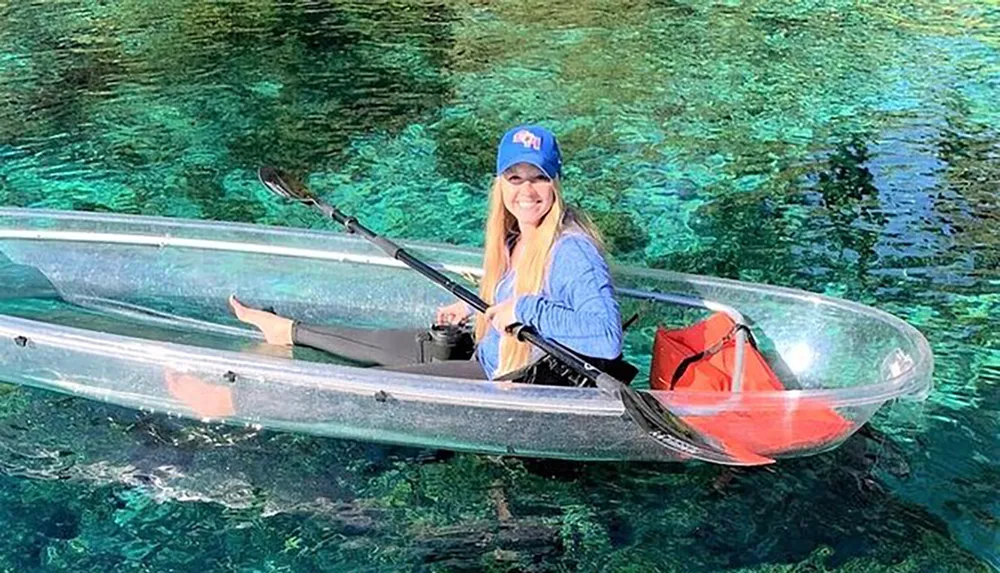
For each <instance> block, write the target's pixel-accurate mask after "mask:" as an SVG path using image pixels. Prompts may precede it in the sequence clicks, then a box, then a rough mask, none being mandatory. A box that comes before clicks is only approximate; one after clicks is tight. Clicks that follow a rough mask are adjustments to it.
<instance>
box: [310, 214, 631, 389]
mask: <svg viewBox="0 0 1000 573" xmlns="http://www.w3.org/2000/svg"><path fill="white" fill-rule="evenodd" d="M311 203H312V205H313V206H315V207H316V208H317V209H319V210H320V211H322V212H323V213H324V214H325V215H326V216H328V217H330V218H331V219H333V220H334V221H337V222H338V223H340V224H342V225H343V226H344V227H345V228H346V229H347V230H348V231H349V232H351V233H356V234H358V235H361V236H362V237H364V238H365V239H367V240H368V241H370V242H372V243H373V244H375V245H376V246H378V247H379V248H380V249H382V250H383V251H385V253H386V254H388V255H389V256H390V257H392V258H394V259H396V260H397V261H400V262H401V263H403V264H405V265H407V266H408V267H410V268H412V269H413V270H415V271H417V272H418V273H420V274H422V275H423V276H425V277H427V278H428V279H430V280H432V281H434V282H435V283H437V284H438V285H440V286H441V287H443V288H445V289H446V290H447V291H448V292H450V293H451V294H453V295H455V296H456V297H458V298H459V299H461V300H462V301H463V302H465V303H466V304H469V305H471V306H472V307H473V308H475V309H476V310H478V311H479V312H486V309H487V308H489V305H487V304H486V302H485V301H484V300H483V299H481V298H479V296H477V295H476V294H475V293H473V292H472V291H470V290H469V289H467V288H465V287H464V286H462V285H460V284H458V283H456V282H455V281H453V280H451V279H449V278H448V277H446V276H445V275H444V274H442V273H441V272H439V271H438V270H436V269H434V268H433V267H431V266H429V265H428V264H426V263H424V262H423V261H421V260H420V259H417V258H416V257H414V256H412V255H410V253H408V252H406V250H405V249H403V248H402V247H400V246H399V245H397V244H396V243H393V242H392V241H390V240H389V239H386V238H385V237H382V236H380V235H378V234H376V233H375V232H374V231H372V230H371V229H369V228H367V227H365V226H364V225H362V224H361V223H360V222H358V220H357V219H356V218H354V217H349V216H347V215H345V214H343V213H341V212H340V211H339V210H338V209H337V208H336V207H334V206H332V205H328V204H325V203H321V202H319V201H315V200H312V201H311ZM513 333H514V335H515V336H516V337H517V338H518V340H524V341H527V342H529V343H530V344H533V345H535V346H537V347H538V348H540V349H541V350H542V351H544V352H547V353H549V354H551V355H552V356H553V357H555V358H556V359H557V360H559V361H561V362H563V363H564V364H566V366H568V367H570V368H572V369H573V370H574V371H575V372H577V373H578V374H580V375H582V376H584V377H586V378H587V379H588V380H590V381H591V382H593V383H594V384H595V385H597V387H598V388H601V389H603V390H607V391H614V390H619V389H621V388H622V387H624V386H625V385H624V384H623V383H622V382H621V381H620V380H618V379H616V378H615V377H613V376H611V375H610V374H608V373H607V372H604V371H602V370H601V369H599V368H597V367H596V366H594V365H593V364H590V363H589V362H587V361H586V360H583V359H581V358H580V357H579V356H578V355H577V354H575V353H574V352H573V351H572V350H570V349H568V348H566V347H565V346H563V345H562V344H559V343H558V342H555V341H553V340H548V339H545V338H542V337H541V336H540V335H539V334H538V332H536V331H535V329H534V328H532V327H530V326H527V325H524V324H518V325H516V326H515V327H514V329H513Z"/></svg>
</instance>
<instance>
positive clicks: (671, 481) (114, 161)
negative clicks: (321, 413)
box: [0, 0, 1000, 571]
mask: <svg viewBox="0 0 1000 573" xmlns="http://www.w3.org/2000/svg"><path fill="white" fill-rule="evenodd" d="M0 18H2V20H0V21H2V22H3V25H2V26H0V204H3V205H17V206H32V207H53V208H67V209H81V210H108V211H116V212H123V213H142V214H157V215H168V216H184V217H198V218H203V219H217V220H237V221H249V222H259V223H268V224H282V225H290V226H301V227H324V226H327V223H325V222H324V221H321V220H320V219H319V218H318V217H317V216H315V215H314V214H312V213H311V212H309V211H308V210H304V209H298V208H294V207H289V206H286V205H282V204H281V203H279V202H277V201H275V200H273V198H271V197H269V196H268V195H267V192H266V191H265V190H263V189H262V188H261V187H260V185H258V184H257V183H256V181H255V179H254V170H255V169H256V167H257V166H259V165H261V164H263V163H271V164H275V165H279V166H281V167H283V168H285V169H288V170H292V171H295V172H297V173H299V174H301V175H302V176H304V177H307V178H308V180H309V183H310V184H311V185H312V186H313V187H314V188H315V189H317V190H321V191H322V192H324V193H327V194H329V196H330V197H336V198H337V200H338V202H339V204H340V205H341V206H342V208H343V209H344V210H345V211H348V212H352V213H355V214H357V215H359V216H360V217H361V218H362V219H363V221H364V222H365V223H366V224H367V225H368V226H370V227H372V228H373V229H375V230H377V231H379V232H383V233H385V234H387V235H390V236H393V237H397V238H421V239H432V240H438V241H445V242H454V243H461V244H470V245H476V244H478V243H479V235H480V233H481V230H480V229H481V226H482V214H483V209H484V202H485V188H486V185H487V183H488V180H489V173H490V167H491V163H492V157H493V146H494V143H495V140H496V138H497V136H498V135H499V133H501V132H502V130H503V129H505V128H506V127H508V126H509V125H511V124H513V123H516V122H520V121H543V122H545V123H546V124H547V125H549V126H550V127H551V128H553V129H554V130H555V131H556V132H557V133H558V134H559V135H560V137H561V142H562V146H563V150H564V153H565V159H566V164H567V168H566V170H567V180H566V188H567V192H568V195H569V198H570V200H571V201H572V202H574V203H576V204H578V205H581V206H583V207H585V208H586V209H588V211H589V212H591V213H592V214H593V215H594V216H595V218H596V219H597V221H598V223H599V224H600V226H601V228H602V230H603V231H604V232H605V234H606V235H607V237H608V239H609V243H610V245H611V248H612V251H613V255H614V257H615V259H616V260H617V261H618V262H620V263H628V264H638V265H648V266H653V267H660V268H671V269H675V270H682V271H688V272H698V273H705V274H713V275H719V276H726V277H732V278H740V279H745V280H754V281H760V282H766V283H770V284H779V285H788V286H794V287H800V288H806V289H809V290H813V291H817V292H823V293H827V294H833V295H837V296H842V297H845V298H848V299H851V300H855V301H859V302H863V303H866V304H871V305H873V306H875V307H878V308H881V309H883V310H887V311H889V312H892V313H894V314H896V315H897V316H900V317H902V318H904V319H906V320H907V321H909V322H910V323H912V324H913V325H914V326H916V327H917V328H919V329H920V330H921V331H922V332H923V333H924V334H925V335H926V336H927V338H928V339H929V340H930V342H931V344H932V346H933V349H934V352H935V359H936V366H937V368H936V375H935V385H936V387H935V391H934V393H933V394H932V395H931V396H930V398H929V399H928V401H927V402H926V403H925V404H924V405H923V406H922V407H910V406H904V405H897V406H895V407H893V408H889V409H886V410H883V411H882V412H880V414H879V415H878V416H877V417H876V419H875V422H874V424H873V426H872V430H871V431H870V432H867V433H866V435H862V436H857V437H855V438H853V439H852V440H850V441H849V442H848V443H847V444H845V445H844V446H843V447H842V448H840V449H838V450H837V451H835V452H832V453H829V454H825V455H823V456H819V457H816V458H812V459H803V460H795V461H790V462H782V463H781V464H779V465H778V466H777V467H776V468H772V469H769V470H759V471H742V470H741V471H732V470H727V469H724V468H716V467H707V466H700V465H692V466H681V465H645V464H589V465H585V466H575V465H571V464H557V463H551V462H536V461H525V460H517V459H497V458H492V457H484V456H473V455H449V454H447V453H442V452H424V451H414V450H408V449H398V448H387V447H382V446H375V445H370V444H361V443H351V442H339V441H333V440H320V439H315V438H308V437H302V436H294V435H287V434H277V433H269V432H255V431H252V430H235V429H233V428H225V427H219V426H207V425H202V424H196V423H189V422H182V421H178V420H175V419H166V418H164V417H161V416H157V415H149V414H145V413H141V412H133V411H127V410H123V409H117V408H112V407H107V406H101V405H98V404H94V403H90V402H86V401H83V400H76V399H70V398H66V397H62V396H56V395H52V394H47V393H43V392H37V391H29V390H24V389H21V388H16V387H11V386H0V474H2V476H0V519H2V520H3V523H4V524H5V525H6V526H7V531H6V535H5V536H3V538H2V539H0V570H4V571H34V570H38V571H112V570H113V571H166V570H172V571H206V570H209V571H337V570H372V571H383V570H481V569H484V568H485V569H489V570H534V571H548V570H556V571H566V570H582V571H592V570H631V571H654V570H663V571H673V570H679V571H681V570H682V571H714V570H719V569H730V570H746V571H803V570H820V571H821V570H838V571H872V570H885V571H930V570H951V571H976V570H990V569H997V568H1000V551H998V547H1000V531H998V520H1000V502H998V501H997V500H998V499H1000V462H998V461H997V455H996V452H997V451H998V448H1000V430H998V428H1000V335H997V334H996V332H995V331H994V329H993V328H991V327H992V326H993V325H994V324H995V323H996V317H997V316H998V315H1000V270H998V269H1000V231H998V228H1000V226H998V223H1000V199H998V193H997V184H998V181H1000V161H998V158H1000V145H998V142H1000V137H998V130H1000V112H998V111H997V107H996V105H995V104H994V102H995V101H997V100H998V96H1000V33H998V30H1000V10H998V8H996V7H992V6H989V5H985V4H980V3H974V2H952V3H948V4H947V5H944V4H939V3H932V2H895V1H892V2H883V3H881V4H880V5H879V6H878V7H874V6H872V5H870V4H868V3H861V2H849V1H835V0H826V1H821V0H816V1H811V2H740V1H738V0H737V1H726V2H713V3H709V2H704V3H703V2H698V3H695V2H669V1H652V0H650V1H648V2H610V1H585V2H577V3H560V4H552V3H543V2H530V1H526V0H521V1H510V2H491V3H485V2H475V1H464V2H463V1H454V2H452V1H444V0H437V1H429V0H428V1H421V2H391V3H390V2H356V3H350V2H335V1H328V2H320V1H306V0H287V1H280V2H279V1H275V0H268V1H265V0H246V1H241V2H226V3H211V4H208V3H202V2H196V1H194V0H190V1H181V0H161V1H159V2H155V3H154V2H140V1H134V0H129V1H126V0H122V1H119V2H97V1H87V0H67V1H64V2H59V3H48V2H34V1H29V2H8V1H3V0H0ZM0 379H2V373H0Z"/></svg>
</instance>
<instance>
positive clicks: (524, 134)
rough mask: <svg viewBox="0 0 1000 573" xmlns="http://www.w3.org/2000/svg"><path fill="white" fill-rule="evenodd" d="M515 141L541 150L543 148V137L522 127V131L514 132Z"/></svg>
mask: <svg viewBox="0 0 1000 573" xmlns="http://www.w3.org/2000/svg"><path fill="white" fill-rule="evenodd" d="M513 141H514V143H520V144H521V145H523V146H525V147H527V148H529V149H534V150H535V151H539V150H541V149H542V138H541V137H538V136H537V135H535V134H534V133H531V132H530V131H528V130H527V129H522V130H521V131H519V132H517V133H515V134H514V138H513Z"/></svg>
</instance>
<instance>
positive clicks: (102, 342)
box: [0, 209, 933, 461]
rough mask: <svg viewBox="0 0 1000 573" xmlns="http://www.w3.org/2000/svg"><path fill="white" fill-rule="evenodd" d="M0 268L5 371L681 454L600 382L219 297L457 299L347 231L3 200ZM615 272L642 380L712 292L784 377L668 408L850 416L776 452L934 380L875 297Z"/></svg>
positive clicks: (492, 435) (436, 255)
mask: <svg viewBox="0 0 1000 573" xmlns="http://www.w3.org/2000/svg"><path fill="white" fill-rule="evenodd" d="M402 246H404V247H405V248H407V249H408V250H410V251H411V252H412V253H414V254H416V255H417V256H418V257H420V258H421V259H422V260H424V261H427V262H429V263H432V264H434V265H436V266H437V267H438V268H439V269H441V270H443V271H445V272H447V273H449V274H450V275H451V276H453V278H456V279H457V280H461V279H462V277H466V278H467V277H473V276H475V275H476V274H477V273H478V272H479V271H478V268H479V264H480V254H479V252H478V251H476V250H471V249H463V248H458V247H451V246H443V245H433V244H426V243H416V242H411V243H404V244H403V245H402ZM0 278H2V280H3V284H4V285H5V288H4V289H3V292H0V368H2V370H0V372H2V373H0V380H2V381H4V382H10V383H19V384H25V385H31V386H36V387H41V388H46V389H50V390H54V391H58V392H64V393H67V394H72V395H77V396H83V397H86V398H90V399H95V400H101V401H106V402H110V403H114V404H119V405H123V406H128V407H133V408H139V409H146V410H152V411H160V412H167V413H171V414H175V415H180V416H187V417H194V418H199V417H204V416H203V415H199V413H198V412H195V411H192V410H191V409H190V408H189V407H188V406H187V405H186V403H185V402H184V401H183V400H179V399H178V397H177V392H176V388H175V387H174V386H172V385H173V384H175V383H176V381H177V380H178V379H179V378H183V379H184V380H188V381H191V380H194V381H196V383H197V384H198V385H199V386H198V388H204V389H206V391H211V392H215V391H219V392H222V393H224V394H225V395H226V396H227V397H228V398H227V399H229V400H230V401H231V404H230V406H231V408H228V409H227V410H226V411H225V413H223V414H219V416H218V417H219V418H222V419H224V420H226V421H227V422H230V423H237V424H253V425H259V426H262V427H266V428H271V429H278V430H286V431H292V432H302V433H308V434H315V435H322V436H330V437H337V438H347V439H357V440H366V441H378V442H387V443H398V444H407V445H415V446H426V447H433V448H444V449H453V450H462V451H475V452H483V453H496V454H513V455H524V456H538V457H556V458H564V459H580V460H616V459H618V460H621V459H628V460H661V461H668V460H678V459H681V456H680V455H679V454H678V453H676V452H673V451H670V450H666V449H664V448H663V447H662V446H660V445H658V444H657V443H656V442H654V441H653V440H651V439H648V438H647V437H646V435H645V434H644V432H643V431H642V430H640V429H639V428H638V427H637V426H636V425H635V423H634V422H632V421H631V420H630V419H629V418H628V416H627V415H625V412H624V409H623V407H622V405H621V402H620V401H619V400H618V399H617V398H616V397H615V396H610V395H607V394H604V393H602V392H601V391H599V390H597V389H590V388H555V387H541V386H527V385H517V384H510V383H504V382H481V381H472V380H456V379H447V378H435V377H427V376H421V375H415V374H405V373H397V372H387V371H383V370H378V369H373V368H360V367H356V366H353V365H350V364H346V363H338V362H336V360H334V359H332V358H331V357H328V356H323V355H321V353H310V352H308V351H299V350H296V351H295V352H294V354H293V353H292V352H291V351H290V350H287V349H276V348H273V347H268V346H267V345H265V344H263V340H262V339H261V338H260V336H259V335H258V334H257V333H256V332H254V331H253V330H251V329H249V328H248V327H246V326H245V325H242V324H239V323H238V322H237V321H235V319H234V318H233V317H232V315H231V313H230V311H229V309H228V307H227V305H226V300H227V297H228V296H229V295H230V294H234V293H235V294H237V295H238V296H240V298H241V299H242V300H245V301H247V302H248V303H251V304H254V305H258V306H268V305H269V306H274V307H275V309H276V310H277V311H278V312H280V313H281V314H284V315H287V316H292V317H295V318H297V319H300V320H303V321H308V322H316V323H326V324H344V325H351V326H355V327H371V328H418V327H425V326H427V325H428V321H429V319H430V317H432V316H433V313H434V310H435V309H436V308H437V307H438V306H440V305H442V304H446V303H449V302H451V300H452V299H451V295H450V294H449V293H447V292H446V291H444V290H443V289H441V288H439V287H437V286H436V285H434V284H433V283H431V282H429V281H427V280H426V279H424V278H423V277H421V276H420V275H418V274H417V273H415V272H413V271H411V270H409V269H407V268H406V267H404V266H403V265H402V264H400V263H398V262H397V261H394V260H392V259H390V258H388V257H386V256H385V255H384V254H383V253H381V252H380V251H378V250H377V248H376V247H374V246H372V245H370V244H369V243H367V242H365V241H364V240H362V239H360V238H358V237H354V236H350V235H347V234H344V233H335V232H321V231H310V230H298V229H288V228H277V227H265V226H257V225H243V224H232V223H218V222H209V221H195V220H180V219H170V218H154V217H137V216H127V215H112V214H103V213H100V214H99V213H77V212H60V211H45V210H22V209H0ZM615 281H616V285H617V287H618V288H619V293H620V295H621V303H622V309H623V314H626V315H630V314H631V312H633V311H636V312H638V313H639V314H640V317H641V318H640V320H639V321H638V322H637V323H636V326H634V327H632V328H630V329H629V331H628V333H627V336H626V349H627V353H628V355H629V357H630V358H632V359H633V361H634V362H635V363H636V364H637V365H639V366H640V370H641V373H640V377H639V379H637V381H636V382H635V384H634V385H635V386H636V387H639V388H644V387H645V381H644V380H643V379H642V377H643V376H646V375H647V374H648V367H649V353H650V350H651V343H652V332H653V329H655V326H656V325H657V324H674V325H683V324H686V323H688V322H690V321H692V320H697V319H698V318H699V317H700V316H704V315H705V312H706V310H705V309H704V308H698V306H699V304H698V303H699V301H700V303H701V306H703V307H707V308H708V309H712V310H718V309H723V310H727V309H728V310H733V309H735V311H738V313H739V314H740V315H742V316H743V317H745V318H746V320H747V321H748V322H749V324H750V325H751V326H752V331H753V333H754V335H755V337H756V338H757V339H758V340H759V341H760V343H761V349H762V351H763V352H764V353H765V355H766V356H767V357H768V358H769V360H772V361H773V363H775V364H778V365H779V368H777V369H776V370H777V371H778V373H779V375H780V376H781V378H782V382H784V383H786V388H787V389H786V390H782V391H773V392H754V393H742V392H733V393H726V394H724V395H714V396H704V395H701V396H692V395H691V393H682V392H661V391H655V392H653V394H654V395H655V396H656V398H657V399H658V400H660V401H661V402H663V403H664V404H666V405H667V406H668V407H669V408H670V409H671V410H673V411H674V412H676V413H678V414H681V415H683V416H685V417H686V418H688V419H689V420H693V421H698V420H699V419H709V418H710V417H716V418H713V419H722V418H719V416H720V415H722V416H723V418H724V419H726V420H729V421H727V422H726V423H732V424H738V423H739V420H740V419H742V420H743V421H744V422H746V421H747V420H748V419H752V423H753V424H768V425H769V426H772V427H778V428H780V427H781V425H782V424H785V425H786V426H788V424H789V413H790V412H795V411H796V410H801V409H802V408H808V407H809V405H810V404H816V403H822V404H823V405H824V407H829V408H831V409H833V410H835V411H836V412H837V413H838V414H839V415H840V416H841V417H842V418H843V419H844V420H846V421H847V422H848V427H846V428H845V429H844V431H841V432H838V433H837V434H836V435H835V436H830V437H829V438H828V439H824V440H821V441H807V442H802V443H797V442H794V441H792V442H788V443H787V444H786V445H785V446H783V447H782V448H781V449H779V450H778V451H769V452H767V454H768V455H771V456H772V457H779V458H780V457H794V456H801V455H808V454H814V453H818V452H821V451H825V450H828V449H830V448H832V447H835V446H837V445H838V444H839V443H841V442H842V441H843V440H844V439H846V438H847V437H849V436H850V435H851V434H852V433H853V432H854V431H855V430H856V429H857V428H859V427H860V426H861V425H862V424H864V423H865V422H866V421H867V420H868V419H869V418H870V417H871V416H872V415H873V414H874V413H875V412H876V411H877V410H878V409H879V408H880V407H881V406H882V405H883V404H885V403H886V402H888V401H891V400H895V399H899V398H909V399H918V400H919V399H923V398H925V397H926V395H927V394H928V392H929V391H930V385H931V373H932V369H933V360H932V356H931V353H930V350H929V348H928V345H927V342H926V340H925V339H924V338H923V337H922V336H921V335H920V333H919V332H917V331H916V330H915V329H913V328H912V327H910V326H909V325H907V324H906V323H904V322H902V321H900V320H898V319H896V318H894V317H892V316H890V315H888V314H886V313H883V312H880V311H878V310H875V309H872V308H869V307H865V306H862V305H858V304H854V303H850V302H847V301H843V300H838V299H832V298H828V297H823V296H820V295H815V294H812V293H807V292H803V291H797V290H791V289H784V288H777V287H771V286H766V285H757V284H747V283H740V282H735V281H728V280H723V279H716V278H710V277H701V276H692V275H684V274H678V273H671V272H665V271H657V270H650V269H632V268H616V269H615ZM691 301H695V303H694V304H691ZM678 302H679V303H680V304H677V303H678ZM699 313H700V314H699ZM750 414H752V416H750ZM737 427H740V426H733V428H737ZM750 427H752V426H750ZM788 427H789V428H791V427H792V426H788ZM740 431H746V430H744V429H740Z"/></svg>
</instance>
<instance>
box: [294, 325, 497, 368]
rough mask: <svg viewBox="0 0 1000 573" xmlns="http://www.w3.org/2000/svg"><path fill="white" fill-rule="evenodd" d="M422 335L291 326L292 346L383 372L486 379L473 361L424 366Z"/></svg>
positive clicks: (335, 327)
mask: <svg viewBox="0 0 1000 573" xmlns="http://www.w3.org/2000/svg"><path fill="white" fill-rule="evenodd" d="M423 332H424V331H421V330H373V329H364V328H346V327H339V326H319V325H315V324H304V323H301V322H298V321H296V322H295V323H293V324H292V342H293V343H294V344H297V345H300V346H308V347H310V348H315V349H317V350H322V351H324V352H329V353H330V354H335V355H337V356H341V357H343V358H346V359H348V360H352V361H354V362H361V363H364V364H368V365H371V366H374V367H377V368H380V369H382V370H391V371H394V372H412V373H417V374H428V375H431V376H447V377H449V378H472V379H476V380H485V379H486V373H485V372H484V371H483V367H482V366H481V365H480V364H479V362H478V361H476V360H474V359H473V360H445V361H435V362H430V361H429V360H430V359H429V358H428V359H427V360H428V362H423V361H422V358H423V357H422V356H421V349H420V343H419V342H418V338H417V337H418V335H420V334H421V333H423Z"/></svg>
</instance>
